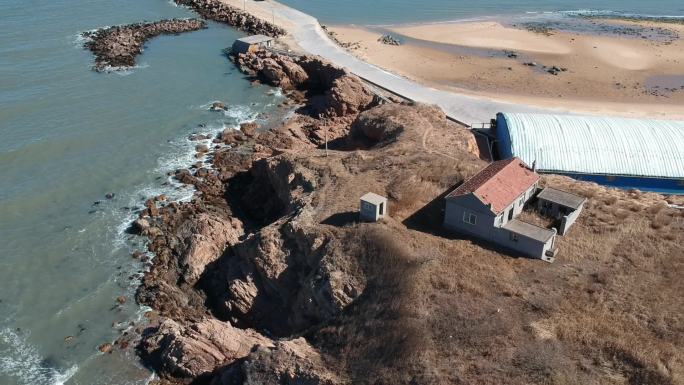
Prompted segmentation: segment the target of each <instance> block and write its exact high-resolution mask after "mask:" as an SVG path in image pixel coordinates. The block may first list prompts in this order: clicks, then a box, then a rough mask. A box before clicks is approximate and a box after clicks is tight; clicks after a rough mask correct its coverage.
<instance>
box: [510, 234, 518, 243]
mask: <svg viewBox="0 0 684 385" xmlns="http://www.w3.org/2000/svg"><path fill="white" fill-rule="evenodd" d="M511 241H513V242H518V234H516V233H511Z"/></svg>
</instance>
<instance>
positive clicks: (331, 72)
mask: <svg viewBox="0 0 684 385" xmlns="http://www.w3.org/2000/svg"><path fill="white" fill-rule="evenodd" d="M235 62H236V64H237V65H238V67H239V68H240V70H241V71H242V72H244V73H246V74H249V75H252V76H258V77H259V78H261V79H262V80H263V81H264V82H266V83H267V84H270V85H272V86H275V87H281V88H282V89H283V90H301V91H306V92H308V93H309V94H311V96H314V95H320V96H321V97H319V98H317V99H316V100H315V102H313V103H311V106H312V110H313V111H312V112H313V113H314V114H315V115H319V114H321V115H324V116H329V117H342V116H348V115H354V114H358V113H359V112H361V111H363V110H365V109H366V108H368V107H369V106H371V105H372V103H373V94H372V93H371V92H369V91H368V89H367V88H366V87H365V86H364V84H363V82H362V81H361V79H359V78H358V77H357V76H355V75H353V74H351V73H349V72H348V71H347V70H345V69H343V68H340V67H337V66H335V65H333V64H331V63H329V62H326V61H324V60H322V59H321V58H318V57H310V56H302V57H298V58H291V57H286V56H281V55H274V54H272V53H270V52H267V51H258V52H255V53H251V52H250V53H246V54H239V55H238V56H236V57H235Z"/></svg>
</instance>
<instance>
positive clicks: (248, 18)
mask: <svg viewBox="0 0 684 385" xmlns="http://www.w3.org/2000/svg"><path fill="white" fill-rule="evenodd" d="M174 1H175V2H176V4H178V5H183V6H186V7H188V8H190V9H192V10H194V11H195V12H197V13H198V14H200V16H202V17H204V18H205V19H209V20H214V21H217V22H219V23H225V24H228V25H230V26H232V27H235V28H237V29H239V30H241V31H245V32H248V33H251V34H261V35H267V36H272V37H279V36H283V35H285V34H286V33H287V32H286V31H285V30H284V29H283V28H281V27H279V26H277V25H275V24H273V23H270V22H268V21H265V20H262V19H259V18H258V17H256V16H254V15H252V14H250V13H248V12H245V11H243V10H241V9H239V8H235V7H232V6H230V5H228V4H225V3H223V2H222V1H220V0H174Z"/></svg>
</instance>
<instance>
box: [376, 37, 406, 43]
mask: <svg viewBox="0 0 684 385" xmlns="http://www.w3.org/2000/svg"><path fill="white" fill-rule="evenodd" d="M378 41H379V42H380V43H382V44H386V45H401V42H400V41H399V40H397V39H396V38H395V37H394V36H392V35H382V36H380V37H379V38H378Z"/></svg>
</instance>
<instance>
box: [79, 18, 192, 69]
mask: <svg viewBox="0 0 684 385" xmlns="http://www.w3.org/2000/svg"><path fill="white" fill-rule="evenodd" d="M204 26H205V23H204V21H202V20H198V19H187V20H181V19H172V20H161V21H157V22H154V23H135V24H129V25H122V26H114V27H109V28H104V29H100V30H97V31H95V32H85V33H83V36H84V37H86V38H88V39H89V41H87V42H86V43H85V45H84V46H85V47H86V48H88V49H89V50H91V51H92V52H93V54H95V66H94V69H95V70H97V71H104V70H106V69H107V68H109V67H132V66H134V65H135V57H136V56H138V55H139V54H140V53H141V52H142V49H143V44H144V43H145V41H147V40H149V39H151V38H153V37H155V36H158V35H168V34H176V33H181V32H188V31H196V30H198V29H202V28H204Z"/></svg>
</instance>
